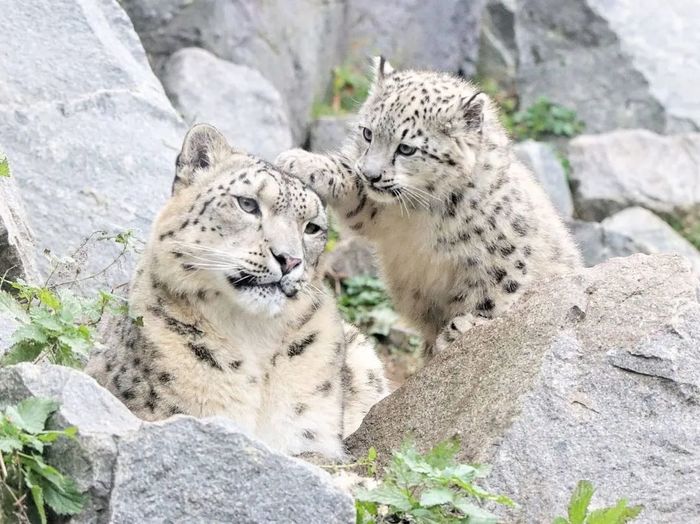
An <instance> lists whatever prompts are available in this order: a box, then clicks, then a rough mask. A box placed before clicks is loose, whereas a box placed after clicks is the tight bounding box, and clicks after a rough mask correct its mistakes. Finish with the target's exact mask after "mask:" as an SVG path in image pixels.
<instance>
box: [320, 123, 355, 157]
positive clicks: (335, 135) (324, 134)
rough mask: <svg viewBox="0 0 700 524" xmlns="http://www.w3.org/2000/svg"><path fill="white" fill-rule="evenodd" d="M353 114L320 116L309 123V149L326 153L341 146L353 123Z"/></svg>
mask: <svg viewBox="0 0 700 524" xmlns="http://www.w3.org/2000/svg"><path fill="white" fill-rule="evenodd" d="M356 120H357V117H356V116H355V115H340V116H322V117H319V118H317V119H316V120H315V121H314V122H313V124H311V131H310V133H309V151H311V152H313V153H327V152H329V151H337V150H338V149H340V148H341V146H342V145H343V143H344V142H345V139H346V138H347V136H348V134H349V132H350V130H351V127H352V126H353V125H355V122H356Z"/></svg>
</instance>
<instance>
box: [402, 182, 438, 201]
mask: <svg viewBox="0 0 700 524" xmlns="http://www.w3.org/2000/svg"><path fill="white" fill-rule="evenodd" d="M406 187H410V188H411V189H412V190H413V191H416V192H417V193H419V194H421V195H423V196H425V197H428V198H432V199H433V200H437V201H438V202H440V199H439V198H438V197H436V196H435V195H433V194H431V193H428V192H427V191H426V190H425V189H421V188H419V187H416V186H409V185H407V186H406Z"/></svg>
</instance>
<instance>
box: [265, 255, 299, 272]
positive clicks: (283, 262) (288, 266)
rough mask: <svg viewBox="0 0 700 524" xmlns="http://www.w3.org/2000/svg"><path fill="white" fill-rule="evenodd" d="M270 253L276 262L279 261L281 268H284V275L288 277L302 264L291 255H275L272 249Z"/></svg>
mask: <svg viewBox="0 0 700 524" xmlns="http://www.w3.org/2000/svg"><path fill="white" fill-rule="evenodd" d="M270 251H271V252H272V256H273V257H275V260H277V262H278V263H279V265H280V268H282V274H283V275H286V274H287V273H289V272H290V271H291V270H292V269H294V268H295V267H297V266H298V265H299V264H301V259H300V258H295V257H293V256H292V255H290V254H289V253H275V252H274V250H272V249H271V250H270Z"/></svg>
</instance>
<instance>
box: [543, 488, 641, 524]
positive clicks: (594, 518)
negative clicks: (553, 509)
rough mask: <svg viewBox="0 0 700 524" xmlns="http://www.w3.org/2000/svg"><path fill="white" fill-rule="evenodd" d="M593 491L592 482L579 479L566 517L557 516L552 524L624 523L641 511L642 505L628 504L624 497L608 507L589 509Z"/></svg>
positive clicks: (631, 519)
mask: <svg viewBox="0 0 700 524" xmlns="http://www.w3.org/2000/svg"><path fill="white" fill-rule="evenodd" d="M593 493H595V488H593V484H591V483H590V482H589V481H587V480H581V481H579V483H578V484H577V485H576V488H575V489H574V492H573V493H572V494H571V499H570V501H569V508H568V512H567V517H557V518H555V519H554V522H553V523H552V524H625V523H627V522H631V521H633V520H634V519H635V518H636V517H637V516H638V515H639V514H640V513H641V512H642V509H643V508H642V506H628V505H627V500H626V499H620V500H618V501H617V504H615V505H614V506H612V507H609V508H601V509H596V510H593V511H589V505H590V503H591V499H592V498H593Z"/></svg>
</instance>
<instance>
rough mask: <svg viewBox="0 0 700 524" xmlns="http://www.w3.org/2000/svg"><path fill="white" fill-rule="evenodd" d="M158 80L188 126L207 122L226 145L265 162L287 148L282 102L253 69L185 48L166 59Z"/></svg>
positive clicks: (288, 134) (289, 144) (288, 133)
mask: <svg viewBox="0 0 700 524" xmlns="http://www.w3.org/2000/svg"><path fill="white" fill-rule="evenodd" d="M161 78H162V80H163V87H165V91H166V92H167V93H168V96H169V97H170V100H172V102H173V104H174V105H175V107H176V108H177V109H178V110H179V111H180V113H181V114H182V115H183V117H184V118H185V120H186V121H187V122H188V123H189V124H194V123H195V122H206V123H209V124H212V125H214V126H216V127H217V128H218V129H219V131H221V132H222V133H223V134H224V135H225V136H226V138H227V139H228V140H229V142H230V143H231V144H232V145H234V146H236V147H240V148H241V149H244V150H246V151H248V152H249V153H252V154H254V155H258V156H261V157H263V158H265V159H267V160H268V161H270V162H271V161H273V160H274V159H275V157H277V155H278V154H280V153H281V152H282V151H286V150H287V149H290V148H291V147H292V134H291V131H290V129H289V121H288V119H287V110H286V107H285V104H284V101H283V100H282V97H281V96H280V94H279V93H278V92H277V90H276V89H275V88H274V86H273V85H272V84H270V82H268V81H267V80H266V79H265V77H263V76H262V75H261V74H260V73H259V72H257V71H256V70H254V69H251V68H249V67H246V66H241V65H235V64H232V63H231V62H227V61H226V60H221V59H220V58H217V57H215V56H214V55H212V54H211V53H210V52H209V51H205V50H204V49H199V48H196V47H188V48H185V49H180V50H179V51H177V52H176V53H175V54H174V55H172V56H171V57H170V58H169V59H168V61H167V62H166V63H165V65H164V67H163V72H162V74H161Z"/></svg>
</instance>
